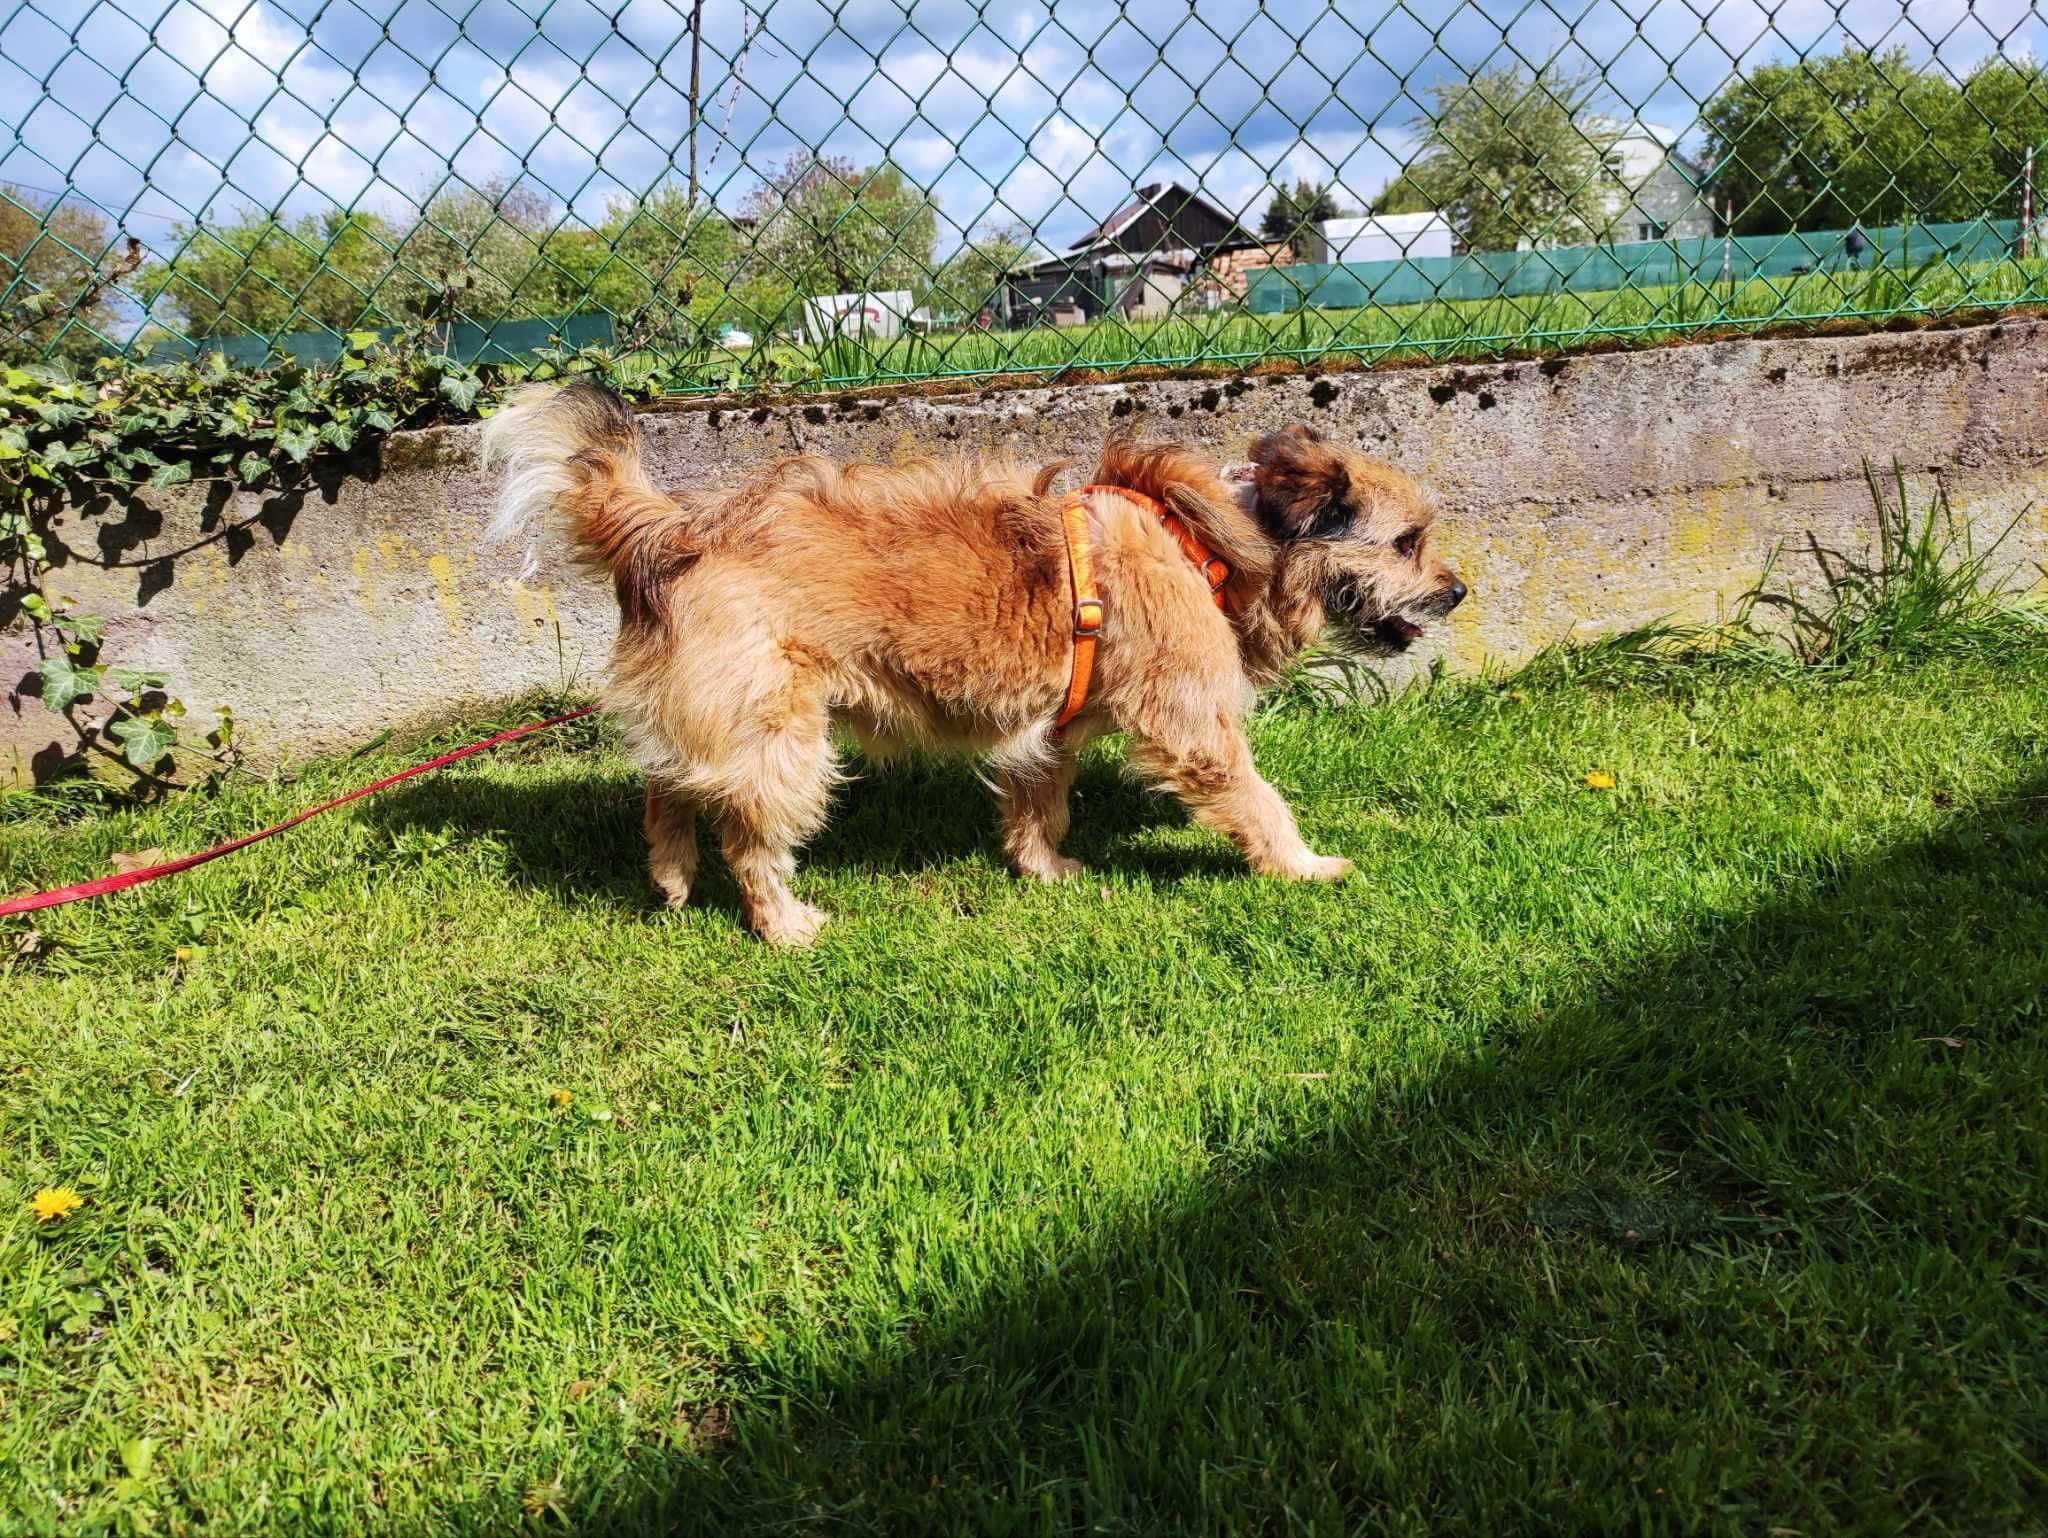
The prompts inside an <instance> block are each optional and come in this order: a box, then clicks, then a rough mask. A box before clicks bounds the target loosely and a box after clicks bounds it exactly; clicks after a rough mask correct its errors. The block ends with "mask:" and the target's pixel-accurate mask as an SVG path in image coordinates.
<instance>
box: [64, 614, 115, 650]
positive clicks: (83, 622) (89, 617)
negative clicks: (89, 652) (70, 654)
mask: <svg viewBox="0 0 2048 1538" xmlns="http://www.w3.org/2000/svg"><path fill="white" fill-rule="evenodd" d="M59 623H60V624H61V625H62V627H63V628H64V629H66V630H68V631H70V632H71V639H72V640H74V641H78V642H81V643H82V644H84V645H86V646H97V645H99V644H100V637H101V636H102V635H104V634H106V629H107V617H106V616H105V615H104V614H67V615H65V616H64V617H63V619H62V620H61V621H60V622H59Z"/></svg>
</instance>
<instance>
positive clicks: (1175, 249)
mask: <svg viewBox="0 0 2048 1538" xmlns="http://www.w3.org/2000/svg"><path fill="white" fill-rule="evenodd" d="M1258 244H1259V242H1258V241H1257V240H1255V239H1254V238H1253V237H1252V236H1251V235H1250V234H1248V233H1247V232H1246V231H1245V230H1243V229H1241V228H1240V227H1239V226H1238V223H1237V221H1236V220H1235V219H1233V218H1231V217H1230V215H1228V214H1226V213H1224V212H1223V211H1222V210H1221V209H1219V208H1217V207H1216V206H1215V204H1213V203H1211V202H1209V200H1208V199H1206V198H1204V197H1202V196H1201V195H1200V194H1198V193H1194V192H1190V191H1189V190H1188V189H1187V188H1185V187H1183V186H1181V185H1180V184H1179V183H1178V182H1154V183H1152V184H1151V185H1149V186H1145V187H1140V188H1139V189H1138V190H1137V192H1136V194H1135V195H1134V196H1133V197H1132V199H1131V201H1130V202H1128V203H1126V204H1125V205H1124V206H1123V207H1122V208H1119V209H1118V210H1117V211H1116V212H1115V213H1113V214H1111V215H1110V216H1109V217H1108V218H1107V219H1105V220H1103V221H1102V223H1100V224H1098V225H1097V226H1096V227H1095V228H1094V229H1092V230H1090V231H1089V232H1088V233H1087V234H1085V235H1083V236H1082V237H1081V238H1080V239H1079V240H1077V241H1075V242H1074V243H1073V244H1072V245H1071V246H1069V247H1068V248H1067V249H1066V250H1065V251H1063V252H1060V253H1059V254H1057V255H1054V256H1048V257H1045V258H1043V259H1041V260H1038V261H1035V262H1030V263H1027V264H1024V265H1021V266H1018V267H1014V268H1012V269H1011V270H1010V274H1009V278H1008V281H1006V282H1005V283H1004V285H1003V306H1004V309H1005V311H1006V312H1007V314H1008V316H1009V323H1010V324H1011V325H1030V324H1032V323H1033V322H1034V321H1037V320H1039V319H1041V318H1045V319H1054V318H1056V317H1058V316H1060V315H1062V314H1064V315H1067V316H1070V317H1071V316H1074V315H1077V314H1078V315H1079V316H1080V317H1083V318H1085V319H1088V320H1094V319H1096V318H1098V317H1099V316H1102V315H1104V314H1107V313H1109V312H1110V311H1112V310H1114V311H1116V312H1118V313H1120V314H1122V315H1124V316H1125V317H1126V318H1128V319H1132V320H1150V319H1154V318H1156V317H1159V316H1162V315H1165V314H1166V313H1167V312H1169V311H1170V310H1171V309H1172V308H1173V307H1174V304H1175V302H1176V301H1177V300H1178V299H1179V298H1180V293H1181V289H1182V288H1183V287H1185V286H1187V285H1188V284H1190V283H1192V282H1198V281H1199V280H1200V279H1201V278H1203V277H1204V276H1206V274H1207V273H1208V271H1209V268H1210V265H1211V264H1212V263H1213V262H1214V261H1215V260H1216V258H1218V257H1219V256H1222V255H1224V254H1226V253H1228V252H1232V251H1240V250H1244V249H1246V248H1249V247H1254V246H1257V245H1258Z"/></svg>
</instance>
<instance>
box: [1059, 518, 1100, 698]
mask: <svg viewBox="0 0 2048 1538" xmlns="http://www.w3.org/2000/svg"><path fill="white" fill-rule="evenodd" d="M1093 489H1094V488H1093V487H1091V486H1083V487H1082V488H1081V489H1080V490H1079V491H1074V492H1069V493H1068V494H1067V498H1066V500H1065V501H1064V502H1062V503H1060V522H1061V524H1062V525H1064V527H1065V528H1066V532H1067V577H1068V580H1069V581H1071V582H1072V583H1073V592H1074V667H1073V672H1072V673H1071V674H1070V675H1069V676H1068V678H1067V703H1066V704H1065V705H1063V706H1062V707H1061V708H1060V713H1059V717H1058V719H1057V720H1055V721H1054V722H1053V723H1052V729H1053V734H1054V735H1055V736H1057V735H1058V734H1059V733H1061V732H1063V731H1065V730H1066V729H1067V723H1068V722H1069V721H1071V720H1073V719H1074V717H1076V716H1078V715H1079V714H1080V713H1081V707H1082V706H1083V705H1085V704H1087V703H1088V680H1089V678H1090V677H1091V676H1092V675H1093V674H1094V672H1095V638H1096V636H1098V635H1099V634H1101V632H1102V595H1101V594H1100V593H1098V592H1096V591H1095V558H1094V555H1093V554H1092V553H1091V552H1090V551H1089V549H1088V493H1089V492H1090V491H1092V490H1093Z"/></svg>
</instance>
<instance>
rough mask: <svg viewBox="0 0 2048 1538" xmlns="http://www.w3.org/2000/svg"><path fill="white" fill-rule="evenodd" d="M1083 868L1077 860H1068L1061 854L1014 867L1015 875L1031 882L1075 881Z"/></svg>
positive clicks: (1020, 863)
mask: <svg viewBox="0 0 2048 1538" xmlns="http://www.w3.org/2000/svg"><path fill="white" fill-rule="evenodd" d="M1083 869H1085V867H1084V866H1083V865H1082V864H1081V862H1080V861H1079V860H1070V859H1068V858H1067V857H1066V856H1065V855H1063V854H1056V855H1050V856H1048V857H1047V858H1045V859H1043V860H1034V861H1032V862H1031V863H1030V864H1028V865H1027V864H1025V863H1023V862H1022V861H1020V862H1018V864H1017V866H1016V871H1017V874H1018V875H1020V876H1024V877H1027V878H1029V879H1030V880H1033V881H1076V880H1078V879H1080V875H1081V872H1082V870H1083Z"/></svg>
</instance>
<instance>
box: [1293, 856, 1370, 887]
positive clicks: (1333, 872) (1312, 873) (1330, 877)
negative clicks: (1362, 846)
mask: <svg viewBox="0 0 2048 1538" xmlns="http://www.w3.org/2000/svg"><path fill="white" fill-rule="evenodd" d="M1356 868H1357V867H1355V866H1354V865H1352V863H1351V862H1350V861H1349V860H1347V859H1345V858H1344V857H1343V856H1342V855H1334V854H1319V855H1316V856H1315V857H1314V858H1312V859H1311V860H1310V861H1309V862H1308V863H1307V864H1306V865H1304V866H1303V867H1302V868H1301V870H1300V871H1299V873H1298V874H1297V875H1296V878H1295V879H1297V880H1300V881H1342V880H1343V879H1344V878H1345V877H1346V876H1348V875H1350V874H1351V872H1352V871H1353V870H1355V869H1356Z"/></svg>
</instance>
